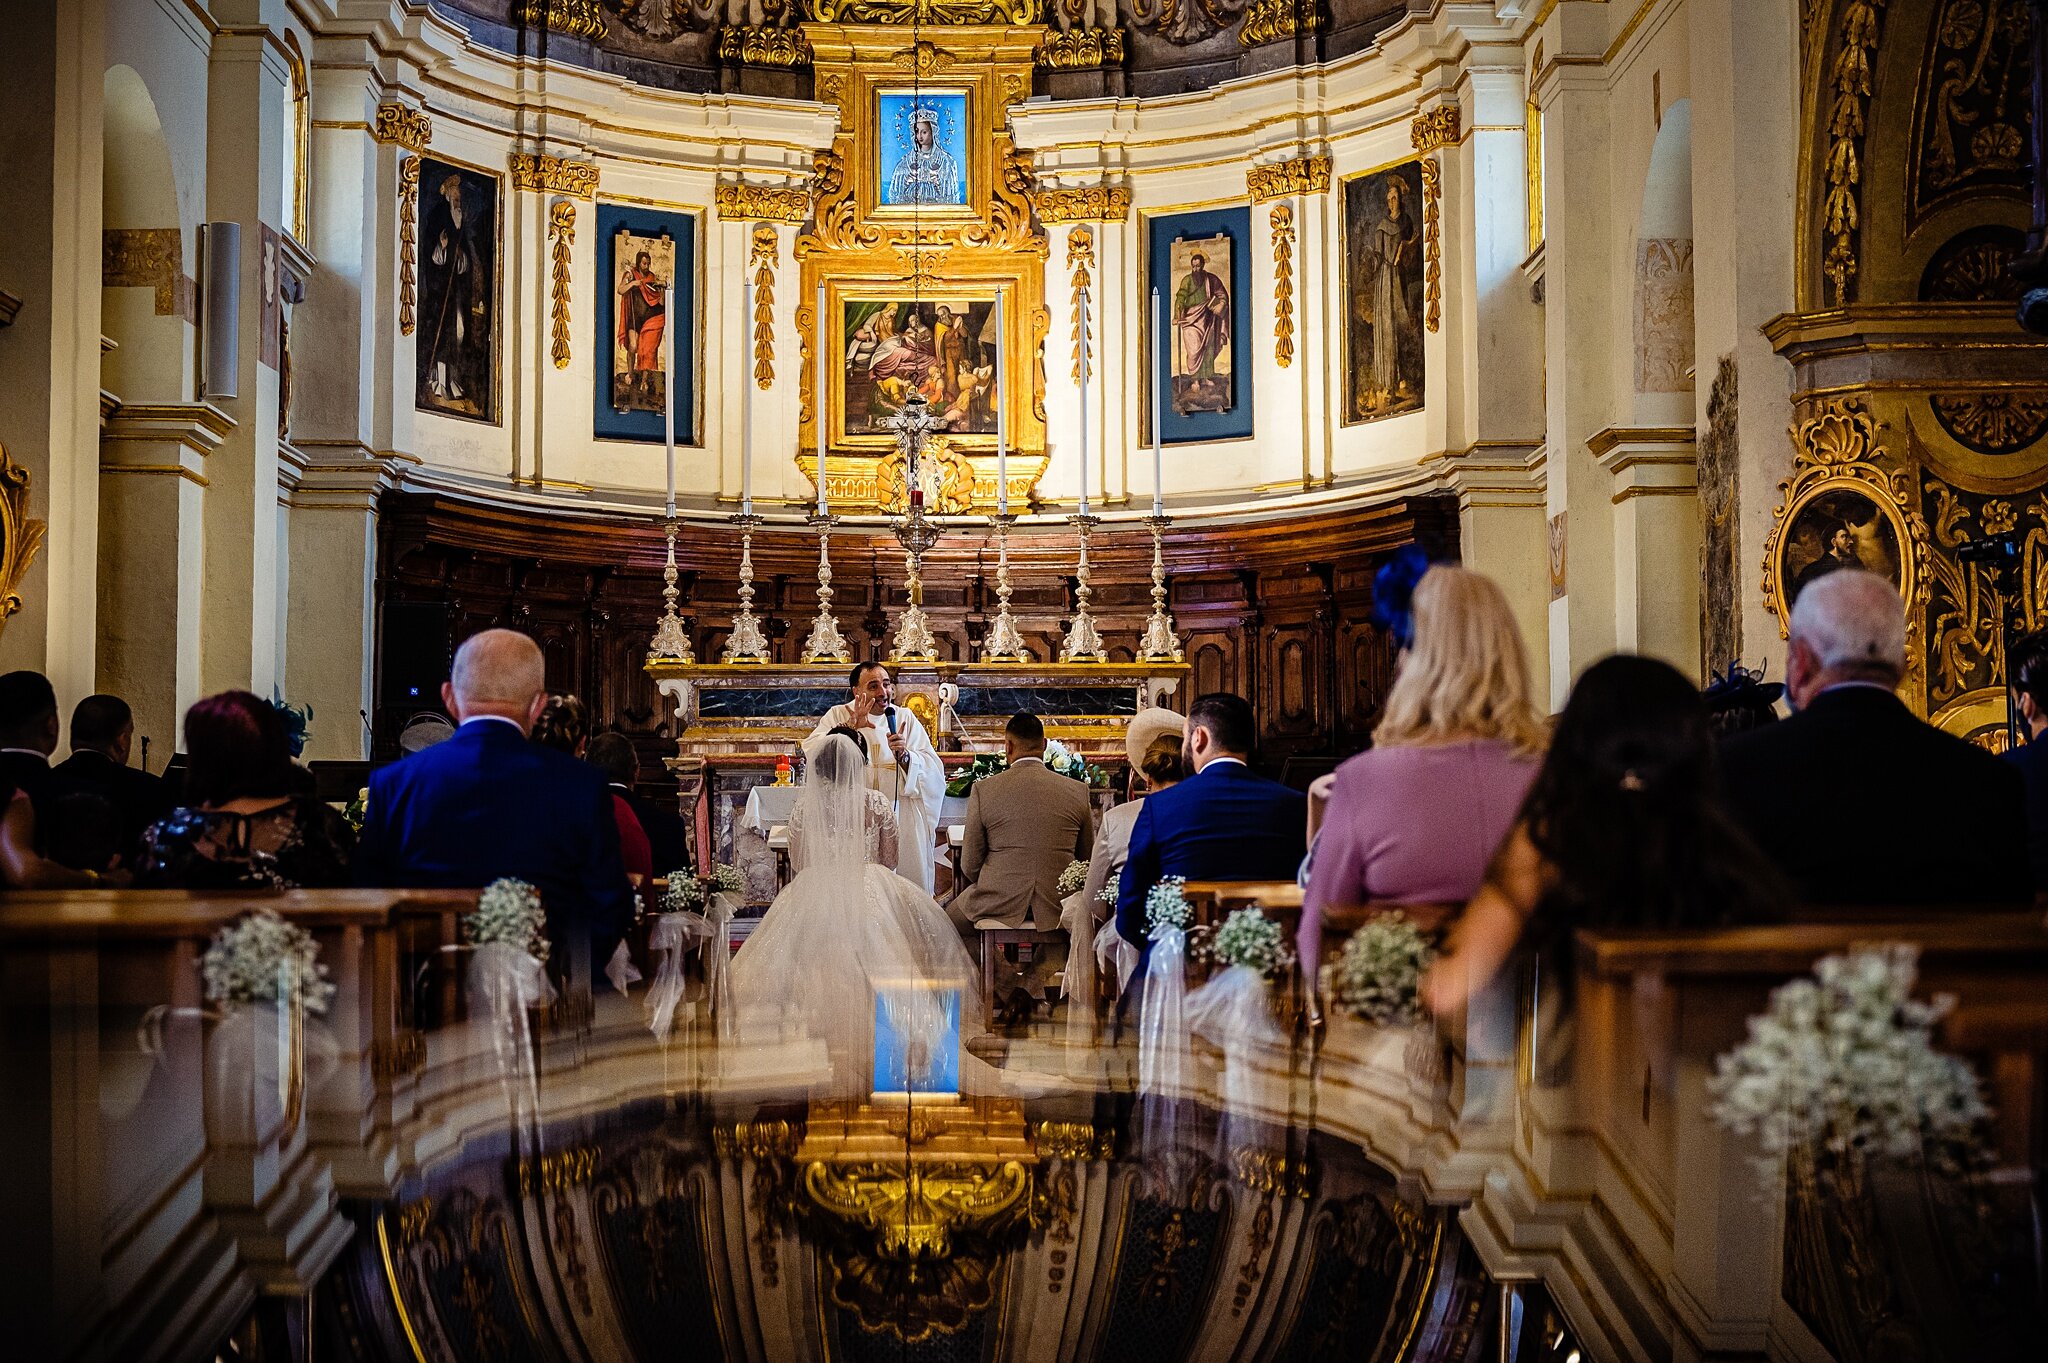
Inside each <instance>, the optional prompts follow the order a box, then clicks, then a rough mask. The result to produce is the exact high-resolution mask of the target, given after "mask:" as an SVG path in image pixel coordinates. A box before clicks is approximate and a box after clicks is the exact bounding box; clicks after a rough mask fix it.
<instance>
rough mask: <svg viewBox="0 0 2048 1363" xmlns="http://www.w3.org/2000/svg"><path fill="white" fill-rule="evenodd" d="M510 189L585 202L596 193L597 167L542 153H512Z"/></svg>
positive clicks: (584, 162)
mask: <svg viewBox="0 0 2048 1363" xmlns="http://www.w3.org/2000/svg"><path fill="white" fill-rule="evenodd" d="M511 164H512V187H513V188H514V189H531V190H537V191H539V192H541V193H543V194H567V195H568V196H570V197H571V198H575V199H587V198H589V197H590V196H591V195H593V194H595V193H596V192H597V167H596V166H595V165H594V164H592V163H591V162H589V161H569V160H565V159H564V158H562V157H559V156H549V155H547V154H546V153H544V152H525V151H515V152H513V153H512V163H511Z"/></svg>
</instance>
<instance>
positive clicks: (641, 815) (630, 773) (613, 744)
mask: <svg viewBox="0 0 2048 1363" xmlns="http://www.w3.org/2000/svg"><path fill="white" fill-rule="evenodd" d="M583 760H584V761H586V762H588V763H589V764H590V765H591V766H593V767H596V768H597V769H598V770H599V771H601V772H603V773H604V776H605V780H606V781H608V782H610V783H611V788H612V796H613V798H615V799H618V800H622V801H624V802H625V805H626V807H627V808H628V809H630V810H631V811H632V813H633V818H634V819H635V820H636V821H637V822H638V823H639V825H640V830H641V832H642V833H644V834H645V835H646V838H647V848H648V855H649V857H650V858H651V860H652V863H653V866H654V874H656V875H667V874H668V873H669V872H670V871H673V870H677V869H679V868H686V867H688V866H689V865H690V830H689V825H687V824H685V823H684V822H683V820H682V817H681V816H680V815H678V814H677V813H676V812H675V811H674V810H672V809H664V808H662V807H661V806H660V805H659V804H657V803H656V802H655V801H653V800H650V799H647V798H646V797H645V796H643V795H641V794H640V793H639V792H638V791H636V790H635V789H634V783H635V782H637V781H638V780H639V779H640V754H639V752H638V751H636V750H635V749H634V747H633V740H632V739H630V738H627V737H626V736H625V735H624V734H599V735H598V736H597V737H596V738H593V739H591V740H590V742H589V743H588V744H586V745H585V746H584V749H583ZM624 829H625V825H624V824H623V823H622V824H621V825H620V834H621V837H623V836H624ZM621 846H622V847H623V843H622V844H621ZM626 869H627V871H628V872H630V871H631V870H632V869H633V868H632V860H631V858H630V857H628V858H627V865H626Z"/></svg>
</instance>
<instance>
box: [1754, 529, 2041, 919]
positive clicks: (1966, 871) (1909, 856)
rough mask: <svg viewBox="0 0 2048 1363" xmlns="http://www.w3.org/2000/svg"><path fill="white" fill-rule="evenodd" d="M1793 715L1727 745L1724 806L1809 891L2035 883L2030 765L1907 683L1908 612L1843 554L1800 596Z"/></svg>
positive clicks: (1883, 893)
mask: <svg viewBox="0 0 2048 1363" xmlns="http://www.w3.org/2000/svg"><path fill="white" fill-rule="evenodd" d="M1790 633H1791V648H1790V654H1789V656H1788V658H1787V660H1786V665H1785V674H1786V695H1787V697H1788V698H1789V699H1790V701H1791V703H1792V707H1793V709H1794V711H1795V713H1794V714H1793V716H1792V717H1791V718H1790V719H1788V720H1786V721H1785V722H1784V723H1782V724H1773V725H1768V726H1766V727H1764V728H1762V729H1758V730H1754V731H1752V732H1750V733H1747V734H1742V735H1740V736H1738V737H1735V738H1732V739H1730V740H1729V741H1728V743H1727V744H1726V746H1724V747H1723V748H1722V749H1721V757H1722V764H1721V771H1722V782H1721V784H1722V788H1723V792H1724V794H1725V796H1726V800H1727V804H1728V808H1729V810H1730V811H1731V812H1732V813H1733V814H1734V815H1735V816H1736V817H1737V819H1739V820H1740V821H1741V822H1742V824H1743V825H1744V826H1745V827H1746V828H1747V829H1748V830H1749V833H1750V836H1751V837H1753V838H1754V839H1755V840H1756V842H1757V845H1758V846H1759V847H1761V848H1762V849H1763V850H1764V852H1765V853H1766V854H1767V855H1769V856H1770V858H1771V859H1772V860H1773V861H1775V862H1777V864H1778V865H1779V867H1781V868H1782V869H1783V870H1784V871H1785V873H1786V875H1787V876H1788V877H1789V878H1790V879H1791V880H1792V882H1793V883H1794V885H1795V886H1797V887H1798V889H1799V892H1800V894H1801V897H1802V898H1804V899H1805V900H1806V901H1807V902H1808V903H1814V904H1853V905H1891V904H1933V905H1939V904H2003V903H2011V904H2020V903H2024V902H2026V900H2027V899H2028V898H2029V897H2030V895H2031V893H2032V891H2031V889H2030V888H2029V877H2028V868H2027V830H2026V817H2025V803H2024V798H2023V794H2022V790H2021V782H2020V778H2019V773H2017V772H2016V771H2014V770H2013V769H2012V768H2011V767H2009V766H2007V765H2006V764H2005V763H2003V762H2000V761H1999V760H1998V759H1997V758H1996V757H1993V756H1992V755H1991V754H1990V753H1989V752H1986V751H1985V750H1984V749H1982V748H1979V747H1977V746H1976V745H1974V744H1971V743H1967V742H1965V741H1963V740H1962V739H1959V738H1955V737H1952V736H1950V735H1948V734H1945V733H1943V732H1941V730H1939V729H1936V728H1935V727H1933V726H1932V725H1930V724H1927V723H1924V722H1923V721H1921V720H1920V719H1919V718H1917V717H1916V716H1915V715H1914V714H1913V713H1912V711H1910V710H1908V709H1907V708H1906V707H1905V705H1904V703H1903V702H1901V701H1900V700H1899V698H1898V695H1897V694H1896V693H1897V690H1898V687H1899V684H1900V682H1902V681H1903V680H1904V679H1905V675H1906V612H1905V606H1904V604H1903V603H1902V602H1901V601H1900V600H1899V594H1898V592H1897V591H1895V590H1894V589H1893V588H1892V585H1891V584H1890V583H1889V582H1887V581H1885V579H1883V578H1882V577H1879V576H1878V575H1876V574H1875V573H1869V572H1864V571H1862V570H1860V569H1845V570H1843V571H1840V572H1834V573H1830V574H1828V575H1827V576H1825V577H1822V578H1819V579H1818V580H1816V581H1814V582H1812V583H1811V584H1809V585H1808V586H1807V587H1806V588H1805V589H1804V590H1802V591H1801V592H1800V593H1799V599H1798V601H1797V602H1796V603H1795V604H1794V606H1793V608H1792V622H1791V630H1790Z"/></svg>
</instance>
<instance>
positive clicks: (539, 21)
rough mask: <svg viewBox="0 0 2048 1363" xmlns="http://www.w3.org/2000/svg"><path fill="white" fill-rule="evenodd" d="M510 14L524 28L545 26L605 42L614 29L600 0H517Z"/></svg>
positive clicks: (572, 36) (572, 35)
mask: <svg viewBox="0 0 2048 1363" xmlns="http://www.w3.org/2000/svg"><path fill="white" fill-rule="evenodd" d="M507 17H508V18H509V19H510V20H511V22H512V23H513V24H514V25H516V26H518V27H520V28H544V29H547V30H548V31H550V32H552V33H566V34H568V35H569V36H570V37H571V38H584V39H587V40H589V41H590V42H593V43H600V42H603V41H604V39H605V35H606V34H608V33H609V32H610V31H611V27H610V25H608V24H606V23H605V21H604V11H603V10H602V9H600V8H599V7H598V3H597V0H513V5H512V11H511V13H510V15H508V16H507Z"/></svg>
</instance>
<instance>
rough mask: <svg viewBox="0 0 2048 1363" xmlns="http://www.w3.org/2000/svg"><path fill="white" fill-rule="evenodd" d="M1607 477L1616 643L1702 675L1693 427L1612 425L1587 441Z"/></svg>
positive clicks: (1694, 676)
mask: <svg viewBox="0 0 2048 1363" xmlns="http://www.w3.org/2000/svg"><path fill="white" fill-rule="evenodd" d="M1588 449H1589V452H1590V453H1591V454H1592V455H1593V457H1594V458H1595V459H1597V460H1598V461H1599V463H1600V467H1601V468H1602V469H1605V470H1606V471H1607V473H1608V476H1609V477H1610V478H1611V479H1612V482H1611V483H1610V485H1609V486H1610V489H1611V491H1610V494H1609V500H1610V501H1611V502H1612V504H1613V506H1614V600H1615V621H1614V628H1615V639H1614V642H1615V646H1616V647H1617V648H1621V649H1625V650H1627V651H1628V652H1630V653H1644V654H1648V655H1649V656H1651V657H1653V658H1662V659H1663V660H1664V661H1665V662H1667V663H1670V664H1671V665H1672V666H1673V667H1675V668H1677V669H1678V670H1679V671H1680V672H1683V673H1685V675H1686V676H1688V677H1691V678H1692V679H1693V680H1695V681H1698V680H1700V572H1699V562H1700V503H1699V480H1698V468H1697V465H1696V463H1695V461H1694V457H1693V431H1692V428H1691V427H1689V426H1683V427H1672V428H1664V427H1649V428H1634V429H1630V428H1625V427H1609V428H1608V429H1606V430H1604V431H1601V432H1600V433H1599V434H1597V435H1595V436H1594V437H1593V439H1592V440H1591V441H1590V442H1588Z"/></svg>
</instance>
